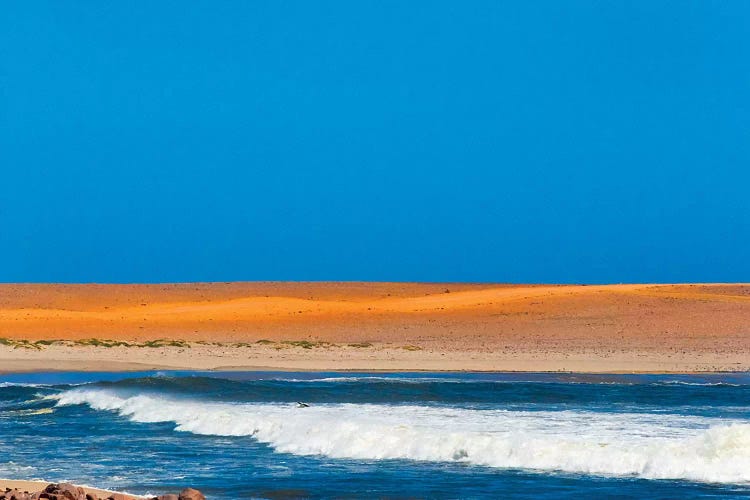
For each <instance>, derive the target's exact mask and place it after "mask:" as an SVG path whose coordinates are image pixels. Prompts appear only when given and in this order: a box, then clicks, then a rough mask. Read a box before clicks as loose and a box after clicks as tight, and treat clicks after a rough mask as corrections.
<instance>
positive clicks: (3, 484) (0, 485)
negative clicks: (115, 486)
mask: <svg viewBox="0 0 750 500" xmlns="http://www.w3.org/2000/svg"><path fill="white" fill-rule="evenodd" d="M48 484H50V482H49V481H22V480H17V479H0V492H4V491H5V490H6V489H8V488H10V489H11V490H12V489H17V490H19V491H28V492H35V491H41V490H43V489H44V488H45V487H46V486H47V485H48ZM81 487H82V488H83V489H84V491H85V492H86V493H88V494H91V495H96V496H98V497H108V496H110V495H111V494H113V493H116V492H114V491H110V490H102V489H99V488H92V487H90V486H81ZM121 495H123V497H124V499H123V500H130V499H140V498H146V497H142V496H139V495H130V494H121Z"/></svg>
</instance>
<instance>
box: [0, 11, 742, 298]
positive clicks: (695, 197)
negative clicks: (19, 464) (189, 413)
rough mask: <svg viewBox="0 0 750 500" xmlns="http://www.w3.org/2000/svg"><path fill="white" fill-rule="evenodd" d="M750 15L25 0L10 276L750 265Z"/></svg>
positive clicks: (137, 277)
mask: <svg viewBox="0 0 750 500" xmlns="http://www.w3.org/2000/svg"><path fill="white" fill-rule="evenodd" d="M749 26H750V3H749V2H742V1H713V2H712V1H702V2H683V1H679V2H665V1H641V2H595V1H593V0H592V1H586V2H581V1H568V2H559V1H533V2H528V1H515V2H507V1H505V2H504V1H494V0H493V1H473V2H455V1H450V2H449V1H440V0H431V1H424V2H421V1H416V0H415V1H409V2H403V1H387V0H386V1H383V0H381V1H373V2H366V1H356V2H352V1H343V0H342V1H276V0H274V1H237V2H228V1H224V2H184V1H179V2H166V1H163V2H100V1H89V2H83V1H78V2H24V1H11V2H3V3H2V5H0V281H64V282H89V281H96V282H141V281H145V282H161V281H198V280H201V281H229V280H396V281H412V280H418V281H499V282H590V283H603V282H604V283H606V282H675V281H750V201H749V199H748V191H749V187H750V170H749V168H750V140H749V139H750V137H749V136H750V134H749V133H748V132H749V131H750V36H749V35H748V27H749Z"/></svg>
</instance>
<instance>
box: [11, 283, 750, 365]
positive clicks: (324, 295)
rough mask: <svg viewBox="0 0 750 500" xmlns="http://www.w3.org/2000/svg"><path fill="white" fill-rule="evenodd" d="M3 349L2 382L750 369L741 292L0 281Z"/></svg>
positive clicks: (746, 288) (746, 300)
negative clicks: (244, 374) (103, 376)
mask: <svg viewBox="0 0 750 500" xmlns="http://www.w3.org/2000/svg"><path fill="white" fill-rule="evenodd" d="M0 338H2V339H3V340H2V342H3V345H0V371H5V372H9V371H50V370H142V369H206V370H216V369H235V370H238V369H263V370H323V371H325V370H395V371H407V370H429V371H437V370H472V371H581V372H694V371H747V370H750V285H748V284H664V285H649V284H642V285H638V284H628V285H592V286H586V285H495V284H455V283H448V284H421V283H363V282H344V283H336V282H315V283H289V282H249V283H188V284H159V285H99V284H83V285H63V284H3V285H0ZM90 339H97V340H96V341H92V340H90ZM157 339H161V340H159V341H156V340H157ZM165 339H166V340H165ZM53 341H54V342H53ZM62 341H65V342H62ZM112 341H122V342H124V343H126V344H127V345H115V346H113V345H112ZM154 341H156V342H154ZM172 341H174V342H172ZM170 343H172V344H174V345H170Z"/></svg>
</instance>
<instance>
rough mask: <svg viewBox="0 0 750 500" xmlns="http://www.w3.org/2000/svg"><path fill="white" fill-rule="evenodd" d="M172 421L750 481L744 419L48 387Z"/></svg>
mask: <svg viewBox="0 0 750 500" xmlns="http://www.w3.org/2000/svg"><path fill="white" fill-rule="evenodd" d="M50 397H52V398H54V399H56V400H57V405H59V406H65V405H76V404H87V405H89V406H90V407H91V408H93V409H96V410H108V411H114V412H117V413H118V414H120V415H122V416H124V417H126V418H128V419H129V420H131V421H134V422H173V423H174V424H175V430H176V431H182V432H191V433H195V434H203V435H216V436H252V437H253V438H254V439H256V440H258V441H259V442H262V443H266V444H268V445H269V446H271V447H273V449H274V450H276V451H277V452H282V453H293V454H297V455H324V456H328V457H333V458H349V459H366V460H373V459H406V460H421V461H438V462H463V463H467V464H473V465H480V466H487V467H498V468H510V469H533V470H540V471H564V472H568V473H581V474H593V475H616V476H637V477H642V478H647V479H687V480H692V481H703V482H721V483H743V482H749V481H750V424H748V423H745V422H738V421H729V420H724V419H717V418H708V417H697V416H681V415H665V414H649V413H598V412H588V411H507V410H487V409H467V408H454V407H435V406H403V405H377V404H320V405H313V406H311V407H309V408H296V407H295V405H292V404H247V403H244V404H239V403H237V404H233V403H220V402H206V401H199V400H185V399H176V398H168V397H162V396H159V395H155V394H139V395H126V394H122V393H118V392H117V391H115V390H109V389H73V390H69V391H66V392H63V393H61V394H56V395H53V396H50Z"/></svg>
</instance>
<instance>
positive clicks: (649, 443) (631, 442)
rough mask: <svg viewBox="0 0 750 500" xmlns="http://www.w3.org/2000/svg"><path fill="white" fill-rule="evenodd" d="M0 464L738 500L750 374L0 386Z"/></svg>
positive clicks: (748, 454) (392, 490)
mask: <svg viewBox="0 0 750 500" xmlns="http://www.w3.org/2000/svg"><path fill="white" fill-rule="evenodd" d="M298 402H302V403H305V404H306V405H307V406H305V405H299V404H298ZM0 457H1V458H0V477H4V478H15V479H37V478H38V479H45V480H50V481H61V480H69V481H72V482H76V483H78V484H87V485H92V486H97V487H103V488H110V489H116V490H123V491H128V492H131V493H139V494H145V493H150V494H160V493H164V492H168V491H175V490H179V489H181V488H182V487H186V486H191V487H194V488H198V489H200V490H202V491H203V492H204V493H205V494H206V496H207V497H208V498H209V499H237V498H275V499H279V498H529V499H531V498H533V499H540V498H604V497H606V498H644V497H647V498H699V497H705V498H708V497H711V498H714V497H727V498H730V497H747V496H750V374H745V373H743V374H712V375H583V374H507V373H492V374H490V373H482V374H479V373H476V374H474V373H466V374H442V373H441V374H434V373H432V374H431V373H420V374H414V373H401V374H368V373H346V374H342V373H309V372H306V373H278V372H232V373H228V372H211V373H201V372H144V373H130V374H123V373H48V374H16V375H4V376H1V377H0Z"/></svg>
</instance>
